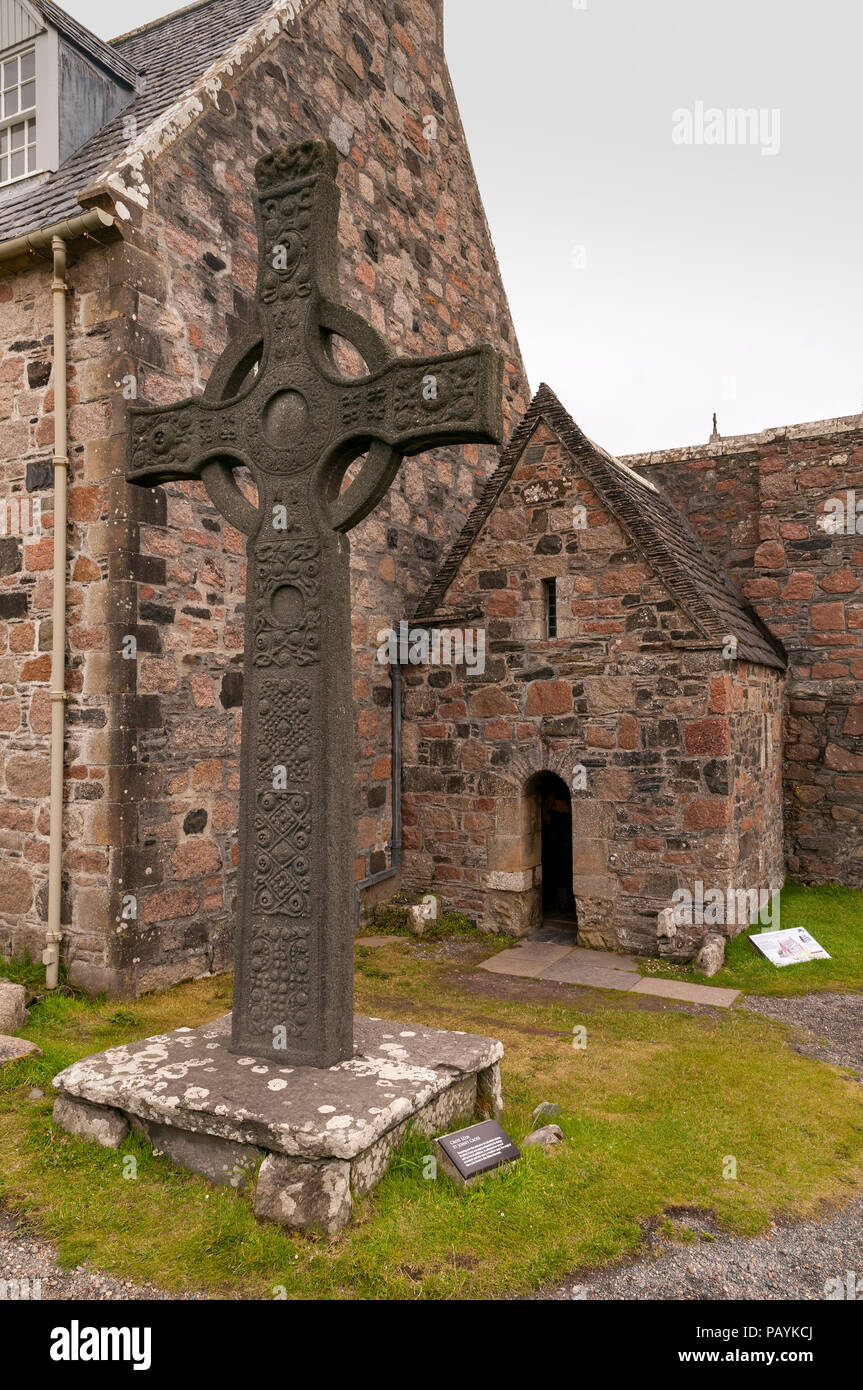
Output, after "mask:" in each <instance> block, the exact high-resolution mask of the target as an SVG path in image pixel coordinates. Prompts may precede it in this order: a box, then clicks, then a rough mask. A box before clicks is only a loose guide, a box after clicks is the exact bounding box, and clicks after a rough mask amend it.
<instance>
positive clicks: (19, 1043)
mask: <svg viewBox="0 0 863 1390" xmlns="http://www.w3.org/2000/svg"><path fill="white" fill-rule="evenodd" d="M41 1056H42V1049H41V1047H37V1046H36V1044H35V1043H33V1042H28V1041H27V1039H26V1038H7V1037H6V1035H5V1034H3V1033H0V1067H5V1066H6V1065H7V1063H9V1062H17V1061H19V1060H20V1059H21V1058H22V1057H41Z"/></svg>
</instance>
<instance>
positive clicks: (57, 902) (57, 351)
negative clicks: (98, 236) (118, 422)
mask: <svg viewBox="0 0 863 1390" xmlns="http://www.w3.org/2000/svg"><path fill="white" fill-rule="evenodd" d="M113 225H114V219H113V217H111V216H110V215H109V214H108V213H106V212H102V210H101V209H100V208H94V209H93V210H92V211H90V212H85V213H83V214H82V215H81V216H79V217H68V218H65V219H64V220H63V221H62V222H55V223H53V224H52V225H51V226H49V227H40V228H37V229H36V230H35V231H32V232H27V233H25V234H24V235H23V236H19V237H13V238H12V240H11V241H5V242H3V243H2V244H0V262H2V261H10V260H15V259H17V258H18V257H19V256H22V255H26V254H27V253H28V252H34V251H38V250H47V249H48V248H49V247H50V249H51V252H52V255H53V261H54V266H53V270H54V273H53V278H52V281H51V297H52V300H53V321H54V458H53V464H54V597H53V605H52V631H51V792H50V830H49V857H48V929H47V932H46V933H45V940H46V947H45V951H44V953H43V955H42V963H43V965H44V966H45V967H46V969H45V986H46V988H47V989H56V988H57V980H58V973H59V968H60V942H61V941H62V939H63V931H62V926H61V903H62V896H63V771H64V745H65V737H66V698H67V697H66V513H67V508H66V500H67V495H68V471H69V458H68V455H67V415H68V397H67V388H66V292H67V284H66V242H67V241H72V240H74V239H75V238H77V237H80V236H84V235H86V234H87V233H88V232H94V231H99V230H103V229H105V228H107V227H112V226H113Z"/></svg>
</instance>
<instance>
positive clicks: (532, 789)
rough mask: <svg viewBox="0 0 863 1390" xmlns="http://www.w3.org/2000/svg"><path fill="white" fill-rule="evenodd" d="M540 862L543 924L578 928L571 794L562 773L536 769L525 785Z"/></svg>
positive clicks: (572, 928)
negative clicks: (561, 775) (574, 884)
mask: <svg viewBox="0 0 863 1390" xmlns="http://www.w3.org/2000/svg"><path fill="white" fill-rule="evenodd" d="M524 791H525V797H526V798H527V800H528V806H529V813H528V814H529V819H530V821H531V822H532V829H533V837H532V838H533V842H534V844H535V845H536V848H537V850H538V851H539V861H540V863H541V865H542V881H541V914H542V927H543V928H544V929H546V930H547V929H549V928H563V929H568V930H570V931H572V932H575V931H577V928H578V923H577V918H576V909H575V895H574V893H573V877H572V794H571V792H570V789H569V787H568V786H567V785H566V783H565V782H564V780H563V778H562V777H558V776H557V774H556V773H554V772H548V771H544V772H538V773H535V774H534V776H533V777H531V778H530V779H529V780H528V782H527V784H526V786H525V789H524Z"/></svg>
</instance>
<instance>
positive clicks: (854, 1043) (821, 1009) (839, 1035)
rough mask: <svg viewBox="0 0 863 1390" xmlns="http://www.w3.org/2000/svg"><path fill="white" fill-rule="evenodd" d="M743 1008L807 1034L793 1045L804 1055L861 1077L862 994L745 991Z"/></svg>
mask: <svg viewBox="0 0 863 1390" xmlns="http://www.w3.org/2000/svg"><path fill="white" fill-rule="evenodd" d="M743 1004H744V1008H746V1009H750V1010H751V1011H752V1013H756V1014H762V1015H763V1017H764V1018H772V1019H775V1020H776V1022H777V1023H790V1024H793V1025H794V1026H795V1027H797V1028H801V1029H803V1030H805V1032H806V1033H807V1034H810V1035H811V1036H809V1037H806V1038H799V1039H798V1040H796V1041H795V1043H794V1046H795V1047H796V1048H797V1051H798V1052H802V1053H803V1054H804V1055H805V1056H806V1057H817V1058H818V1059H819V1060H820V1061H822V1062H833V1063H834V1064H835V1065H836V1066H839V1067H848V1068H849V1070H850V1071H853V1072H856V1073H857V1075H858V1076H859V1078H860V1080H861V1081H863V994H800V995H797V996H796V997H795V998H791V999H770V998H765V999H762V998H759V997H758V996H757V995H749V996H748V997H747V998H746V999H745V1000H744V1001H743Z"/></svg>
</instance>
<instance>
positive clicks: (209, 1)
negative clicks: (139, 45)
mask: <svg viewBox="0 0 863 1390" xmlns="http://www.w3.org/2000/svg"><path fill="white" fill-rule="evenodd" d="M215 3H216V0H192V3H191V4H189V5H180V6H179V8H178V9H176V10H171V12H170V14H163V15H160V16H159V17H158V18H157V19H151V20H148V22H147V23H146V24H139V25H138V27H137V28H136V29H127V30H126V32H125V33H124V34H117V35H116V36H115V37H114V38H113V39H108V40H107V43H108V45H109V47H110V46H111V45H112V44H115V43H124V42H125V40H126V39H133V38H137V37H138V35H139V34H146V33H147V31H148V30H149V29H158V28H159V26H160V25H161V24H167V23H168V22H169V21H170V20H172V19H177V18H178V17H179V16H180V15H181V14H187V13H188V12H189V10H203V9H205V8H206V7H207V5H214V4H215Z"/></svg>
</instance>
